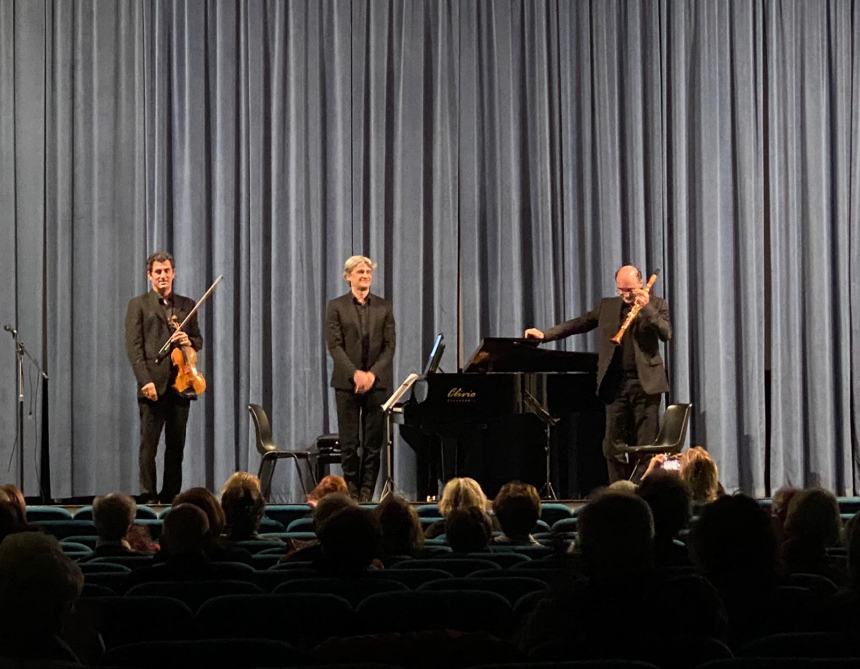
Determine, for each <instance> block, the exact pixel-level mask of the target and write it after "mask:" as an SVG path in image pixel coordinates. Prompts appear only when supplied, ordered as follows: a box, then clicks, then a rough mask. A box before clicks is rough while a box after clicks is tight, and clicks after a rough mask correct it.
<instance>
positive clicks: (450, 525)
mask: <svg viewBox="0 0 860 669" xmlns="http://www.w3.org/2000/svg"><path fill="white" fill-rule="evenodd" d="M492 534H493V527H492V524H491V522H490V517H489V516H488V515H487V514H486V512H484V511H481V509H479V508H477V507H474V506H471V507H466V508H463V509H453V510H452V511H451V512H450V513H449V514H448V517H447V518H446V519H445V537H446V538H447V540H448V545H449V546H450V547H451V550H452V551H454V552H455V553H477V552H479V551H484V550H487V545H488V544H489V543H490V537H491V536H492Z"/></svg>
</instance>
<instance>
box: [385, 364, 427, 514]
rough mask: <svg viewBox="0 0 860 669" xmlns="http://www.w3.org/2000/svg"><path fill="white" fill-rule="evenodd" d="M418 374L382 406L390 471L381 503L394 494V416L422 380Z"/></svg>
mask: <svg viewBox="0 0 860 669" xmlns="http://www.w3.org/2000/svg"><path fill="white" fill-rule="evenodd" d="M420 378H421V377H420V376H418V374H417V372H412V373H411V374H409V376H407V377H406V378H405V379H404V380H403V383H401V384H400V386H399V387H398V388H397V390H395V391H394V393H392V395H391V397H389V398H388V399H387V400H385V402H384V403H383V404H382V413H383V414H385V468H386V469H387V470H388V471H387V473H386V475H385V481H384V482H383V484H382V492H381V493H380V495H379V499H380V501H381V500H383V499H385V498H386V497H387V496H388V495H393V494H394V430H393V428H392V423H393V421H394V418H393V417H394V414H395V413H399V412H401V411H402V409H401V408H400V407H399V406H397V403H398V402H400V400H401V399H403V396H404V395H406V393H407V392H409V389H410V388H412V386H413V385H414V384H415V382H416V381H417V380H418V379H420Z"/></svg>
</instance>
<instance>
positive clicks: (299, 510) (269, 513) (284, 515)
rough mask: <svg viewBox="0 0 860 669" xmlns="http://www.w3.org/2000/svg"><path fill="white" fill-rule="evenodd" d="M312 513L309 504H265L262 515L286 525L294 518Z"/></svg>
mask: <svg viewBox="0 0 860 669" xmlns="http://www.w3.org/2000/svg"><path fill="white" fill-rule="evenodd" d="M312 513H313V507H312V506H310V505H309V504H267V505H266V509H265V511H264V514H263V517H264V518H270V519H271V520H274V521H277V522H279V523H280V524H281V525H283V526H284V527H287V526H289V524H290V523H291V522H292V521H293V520H295V519H296V518H304V517H305V516H310V515H311V514H312Z"/></svg>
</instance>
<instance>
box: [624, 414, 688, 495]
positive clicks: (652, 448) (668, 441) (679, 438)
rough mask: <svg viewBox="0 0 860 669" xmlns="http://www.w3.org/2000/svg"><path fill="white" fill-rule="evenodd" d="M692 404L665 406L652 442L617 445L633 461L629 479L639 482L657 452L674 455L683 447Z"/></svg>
mask: <svg viewBox="0 0 860 669" xmlns="http://www.w3.org/2000/svg"><path fill="white" fill-rule="evenodd" d="M692 410H693V405H692V404H670V405H669V406H667V407H666V413H665V414H664V415H663V422H662V424H661V425H660V432H658V433H657V438H656V439H655V440H654V443H651V444H640V445H637V446H619V447H618V450H619V451H620V452H621V453H626V454H627V457H628V458H629V459H630V461H631V462H632V463H633V471H632V473H631V474H630V480H631V481H633V482H634V483H639V481H640V480H642V475H643V474H644V473H645V470H646V469H647V468H648V463H649V462H650V461H651V458H652V457H654V456H655V455H658V454H661V453H662V454H664V455H676V454H678V453H680V452H681V449H682V448H683V447H684V440H685V439H686V438H687V424H688V423H689V422H690V413H691V412H692Z"/></svg>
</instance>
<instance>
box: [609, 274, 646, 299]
mask: <svg viewBox="0 0 860 669" xmlns="http://www.w3.org/2000/svg"><path fill="white" fill-rule="evenodd" d="M615 289H616V290H617V291H618V294H619V295H620V296H621V297H622V299H623V300H624V301H625V302H627V303H628V304H632V303H633V301H634V300H635V299H636V292H635V291H637V290H641V289H642V272H640V271H639V268H637V267H634V266H633V265H624V266H623V267H619V268H618V271H617V272H615Z"/></svg>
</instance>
